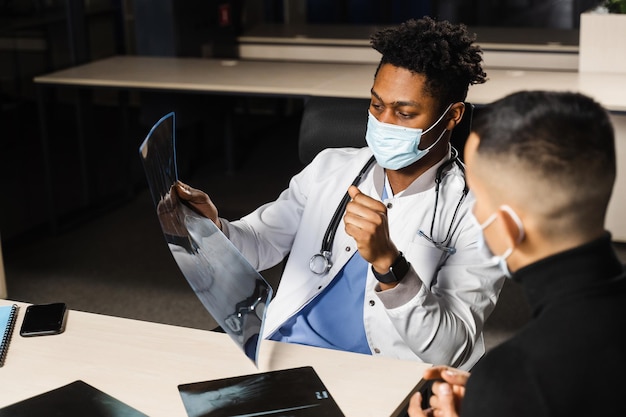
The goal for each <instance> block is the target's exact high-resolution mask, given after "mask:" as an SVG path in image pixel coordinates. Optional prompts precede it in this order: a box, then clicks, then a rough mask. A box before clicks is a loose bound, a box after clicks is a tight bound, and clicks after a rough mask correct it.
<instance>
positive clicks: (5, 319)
mask: <svg viewBox="0 0 626 417" xmlns="http://www.w3.org/2000/svg"><path fill="white" fill-rule="evenodd" d="M17 309H18V307H17V305H16V304H13V305H9V306H0V366H2V365H4V359H5V357H6V355H7V351H8V350H9V343H10V342H11V335H12V334H13V328H14V327H15V319H16V318H17Z"/></svg>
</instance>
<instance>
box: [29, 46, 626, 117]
mask: <svg viewBox="0 0 626 417" xmlns="http://www.w3.org/2000/svg"><path fill="white" fill-rule="evenodd" d="M375 70H376V65H375V64H338V63H323V62H281V61H254V60H217V59H203V58H171V57H170V58H167V57H166V58H161V57H143V56H130V55H126V56H116V57H111V58H106V59H103V60H99V61H94V62H91V63H88V64H85V65H82V66H78V67H74V68H69V69H65V70H61V71H57V72H54V73H51V74H47V75H42V76H38V77H35V79H34V81H35V83H38V84H47V85H58V86H79V87H98V88H102V87H111V88H128V89H152V90H170V91H179V92H205V93H232V94H263V95H284V96H302V97H307V96H328V97H352V98H369V97H370V88H371V86H372V83H373V80H374V72H375ZM487 76H488V78H489V79H488V81H487V82H486V83H485V84H481V85H475V86H471V87H470V89H469V94H468V98H467V100H468V101H470V102H473V103H476V104H484V103H488V102H491V101H493V100H496V99H498V98H501V97H503V96H504V95H506V94H509V93H512V92H515V91H518V90H531V89H532V90H537V89H545V90H560V91H575V92H581V93H584V94H587V95H589V96H591V97H593V98H595V99H596V100H597V101H598V102H600V103H601V104H602V105H604V106H605V107H606V108H607V109H608V110H610V111H618V112H623V111H626V95H624V93H623V92H624V91H626V74H603V73H579V72H575V71H531V70H526V71H517V70H504V69H491V70H488V71H487Z"/></svg>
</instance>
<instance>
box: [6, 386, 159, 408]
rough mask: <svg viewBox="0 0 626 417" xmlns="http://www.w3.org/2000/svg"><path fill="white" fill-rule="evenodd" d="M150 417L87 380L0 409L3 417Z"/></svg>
mask: <svg viewBox="0 0 626 417" xmlns="http://www.w3.org/2000/svg"><path fill="white" fill-rule="evenodd" d="M50 416H63V417H85V416H89V417H148V415H147V414H144V413H142V412H140V411H138V410H136V409H135V408H132V407H131V406H129V405H127V404H126V403H123V402H121V401H119V400H118V399H116V398H114V397H112V396H110V395H108V394H106V393H105V392H102V391H100V390H98V389H96V388H94V387H92V386H91V385H89V384H87V383H85V382H83V381H74V382H72V383H70V384H68V385H64V386H62V387H60V388H56V389H53V390H52V391H48V392H45V393H43V394H40V395H37V396H35V397H31V398H28V399H26V400H23V401H20V402H17V403H15V404H12V405H9V406H6V407H4V408H1V409H0V417H50Z"/></svg>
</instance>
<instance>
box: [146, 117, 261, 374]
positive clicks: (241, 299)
mask: <svg viewBox="0 0 626 417" xmlns="http://www.w3.org/2000/svg"><path fill="white" fill-rule="evenodd" d="M175 131H176V130H175V116H174V113H169V114H167V115H166V116H164V117H163V118H162V119H161V120H159V121H158V122H157V123H156V124H155V125H154V127H153V128H152V129H151V130H150V133H148V136H147V137H146V139H145V140H144V142H143V143H142V145H141V146H140V148H139V154H140V157H141V160H142V162H143V166H144V170H145V172H146V177H147V179H148V185H149V187H150V191H151V194H152V199H153V202H154V204H155V207H156V212H157V216H158V218H159V221H160V223H161V228H162V230H163V234H164V235H165V240H166V242H167V244H168V246H169V248H170V251H171V252H172V255H173V256H174V259H175V260H176V263H177V264H178V267H179V268H180V270H181V272H182V273H183V275H184V276H185V278H186V279H187V281H188V282H189V285H190V286H191V288H192V289H193V290H194V292H195V293H196V295H197V296H198V298H199V299H200V301H201V302H202V304H203V305H204V307H205V308H206V309H207V311H208V312H209V313H210V314H211V316H213V318H214V319H215V320H216V321H217V322H218V324H219V325H220V326H221V327H222V329H224V331H225V332H226V333H228V335H229V336H230V337H231V338H232V339H233V340H234V341H235V342H236V343H237V345H238V346H239V347H240V348H241V349H242V350H243V351H244V353H245V354H246V356H248V357H249V358H250V359H251V360H252V361H253V362H254V363H255V365H256V364H257V358H258V350H259V346H260V342H261V341H260V335H261V331H262V326H263V319H264V317H265V307H266V305H267V304H268V303H269V302H270V299H271V296H272V288H271V286H270V285H269V284H268V283H267V281H265V279H264V278H263V277H262V276H261V275H260V274H259V273H258V272H257V271H256V270H255V269H254V268H253V267H252V266H251V265H250V264H249V263H248V261H246V259H245V258H244V257H243V256H242V255H241V253H240V252H239V251H238V250H237V248H235V247H234V246H233V244H232V243H231V242H230V241H229V240H228V238H227V237H226V236H224V234H223V233H222V232H221V231H220V230H219V229H218V228H217V226H216V225H215V224H214V223H213V222H212V221H211V220H209V219H207V218H205V217H202V216H200V215H199V214H197V213H196V212H195V211H193V210H192V209H190V208H189V207H187V206H186V205H185V203H184V202H182V201H181V200H180V199H179V198H178V196H177V194H176V191H175V190H174V185H175V184H176V181H178V174H177V168H176V138H175Z"/></svg>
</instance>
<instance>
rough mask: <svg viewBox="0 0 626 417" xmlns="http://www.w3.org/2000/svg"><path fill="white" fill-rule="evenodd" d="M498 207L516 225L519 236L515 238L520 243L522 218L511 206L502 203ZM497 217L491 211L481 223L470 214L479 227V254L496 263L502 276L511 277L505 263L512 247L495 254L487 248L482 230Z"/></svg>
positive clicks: (522, 231) (522, 232) (522, 235)
mask: <svg viewBox="0 0 626 417" xmlns="http://www.w3.org/2000/svg"><path fill="white" fill-rule="evenodd" d="M500 209H502V210H504V211H506V212H507V213H509V215H510V216H511V218H512V219H513V221H514V222H515V224H516V225H517V228H518V229H519V236H518V238H517V243H518V244H519V243H521V241H522V240H523V239H524V225H523V224H522V220H521V219H520V218H519V216H518V215H517V213H515V211H514V210H513V209H512V208H511V207H509V206H507V205H502V206H500ZM497 217H498V215H497V213H493V214H492V215H491V216H489V217H488V218H487V220H485V221H484V222H483V223H482V224H481V223H479V222H478V220H477V219H476V217H474V215H473V214H472V218H473V220H474V222H475V223H476V224H477V225H478V227H480V233H479V234H478V250H479V251H480V252H481V255H482V256H484V258H485V259H486V260H488V261H489V262H490V263H493V264H496V265H498V268H500V270H501V271H502V273H503V274H504V276H506V277H507V278H511V271H510V270H509V266H508V265H507V263H506V260H507V258H508V257H509V256H511V254H512V253H513V250H514V248H513V247H511V248H508V249H507V250H505V251H504V253H503V254H502V255H495V254H494V253H493V252H492V251H491V249H489V246H487V242H485V235H484V230H485V229H486V228H487V227H489V226H490V225H491V224H492V223H493V222H494V221H495V220H496V218H497Z"/></svg>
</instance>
